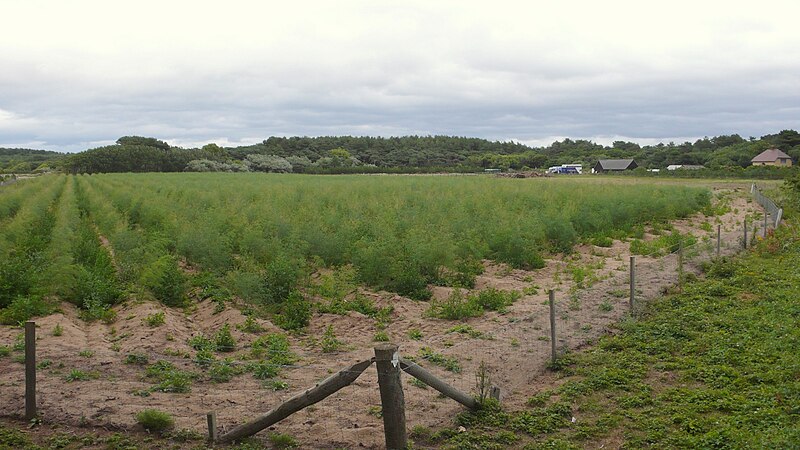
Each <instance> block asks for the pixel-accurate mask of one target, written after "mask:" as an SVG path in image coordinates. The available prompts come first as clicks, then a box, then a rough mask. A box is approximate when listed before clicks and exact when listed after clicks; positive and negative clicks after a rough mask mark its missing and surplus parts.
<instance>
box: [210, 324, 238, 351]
mask: <svg viewBox="0 0 800 450" xmlns="http://www.w3.org/2000/svg"><path fill="white" fill-rule="evenodd" d="M214 348H215V349H216V350H217V351H218V352H232V351H234V350H236V340H235V339H234V338H233V335H232V334H231V326H230V324H227V323H226V324H225V325H223V326H222V328H220V329H219V331H217V334H215V335H214Z"/></svg>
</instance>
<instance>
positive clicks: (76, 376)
mask: <svg viewBox="0 0 800 450" xmlns="http://www.w3.org/2000/svg"><path fill="white" fill-rule="evenodd" d="M99 377H100V374H98V373H97V372H86V371H83V370H79V369H72V370H70V371H69V373H68V374H67V376H65V377H64V380H65V381H66V382H67V383H70V382H73V381H89V380H93V379H96V378H99Z"/></svg>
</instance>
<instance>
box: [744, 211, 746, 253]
mask: <svg viewBox="0 0 800 450" xmlns="http://www.w3.org/2000/svg"><path fill="white" fill-rule="evenodd" d="M744 249H745V250H747V219H744Z"/></svg>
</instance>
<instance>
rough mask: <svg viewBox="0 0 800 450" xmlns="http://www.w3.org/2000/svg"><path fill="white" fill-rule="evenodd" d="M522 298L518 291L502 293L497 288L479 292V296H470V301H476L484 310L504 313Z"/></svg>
mask: <svg viewBox="0 0 800 450" xmlns="http://www.w3.org/2000/svg"><path fill="white" fill-rule="evenodd" d="M520 297H522V295H521V294H520V293H519V292H517V291H501V290H499V289H495V288H487V289H484V290H482V291H480V292H478V294H477V295H473V296H470V301H474V302H475V303H476V304H478V305H480V307H481V308H483V309H488V310H491V311H499V312H504V311H505V310H506V308H508V307H509V306H511V305H512V304H514V302H515V301H517V300H519V298H520Z"/></svg>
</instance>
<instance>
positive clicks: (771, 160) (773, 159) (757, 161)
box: [750, 148, 792, 167]
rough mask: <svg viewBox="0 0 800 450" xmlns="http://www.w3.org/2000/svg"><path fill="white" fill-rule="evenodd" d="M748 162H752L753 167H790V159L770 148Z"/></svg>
mask: <svg viewBox="0 0 800 450" xmlns="http://www.w3.org/2000/svg"><path fill="white" fill-rule="evenodd" d="M750 162H752V163H753V165H754V166H778V167H791V166H792V157H791V156H789V155H787V154H786V153H783V152H782V151H780V150H778V149H777V148H771V149H769V150H764V151H763V152H761V153H759V155H758V156H756V157H755V158H753V159H751V160H750Z"/></svg>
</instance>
